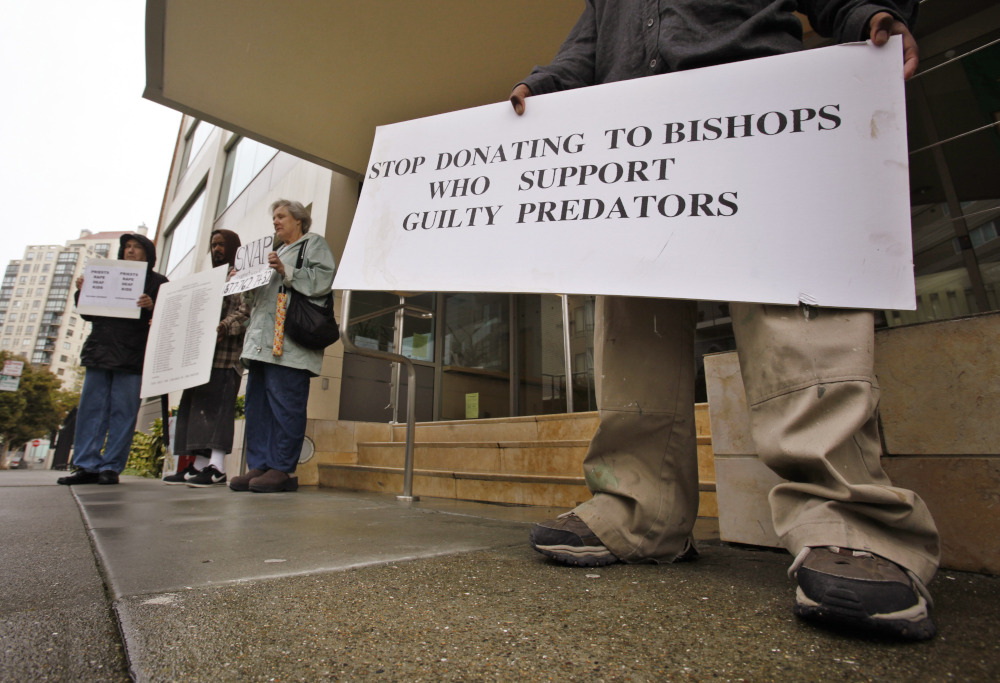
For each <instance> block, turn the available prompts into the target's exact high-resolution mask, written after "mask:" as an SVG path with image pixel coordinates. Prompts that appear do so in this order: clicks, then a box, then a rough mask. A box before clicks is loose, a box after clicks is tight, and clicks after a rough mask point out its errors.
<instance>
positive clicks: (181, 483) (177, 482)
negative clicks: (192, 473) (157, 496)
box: [161, 479, 187, 486]
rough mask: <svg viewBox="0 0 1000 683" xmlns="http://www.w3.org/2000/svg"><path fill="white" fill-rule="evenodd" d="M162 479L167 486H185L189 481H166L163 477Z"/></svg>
mask: <svg viewBox="0 0 1000 683" xmlns="http://www.w3.org/2000/svg"><path fill="white" fill-rule="evenodd" d="M161 481H162V482H163V483H164V484H166V485H167V486H183V485H184V484H186V483H187V482H186V481H166V480H165V479H161Z"/></svg>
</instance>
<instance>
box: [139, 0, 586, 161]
mask: <svg viewBox="0 0 1000 683" xmlns="http://www.w3.org/2000/svg"><path fill="white" fill-rule="evenodd" d="M582 5H583V3H582V2H581V1H580V0H544V2H539V1H538V0H503V2H470V1H469V0H427V1H424V2H414V0H376V1H369V2H342V1H339V0H296V1H295V2H267V1H263V0H262V1H257V2H247V0H213V2H204V1H203V0H148V2H147V3H146V89H145V91H144V93H143V97H145V98H146V99H149V100H151V101H153V102H157V103H159V104H163V105H165V106H168V107H171V108H173V109H176V110H178V111H181V112H183V113H185V114H190V115H192V116H196V117H198V118H199V119H202V120H205V121H208V122H210V123H213V124H215V125H218V126H221V127H223V128H225V129H227V130H230V131H233V132H236V133H240V134H243V135H246V136H248V137H251V138H254V139H256V140H259V141H261V142H264V143H266V144H269V145H271V146H273V147H276V148H278V149H281V150H284V151H286V152H290V153H292V154H295V155H297V156H299V157H302V158H304V159H308V160H309V161H313V162H315V163H318V164H321V165H323V166H326V167H328V168H331V169H334V170H337V171H340V172H343V173H347V174H349V175H351V176H353V177H355V178H361V177H362V176H363V174H364V169H365V167H366V166H367V164H368V156H369V154H370V152H371V144H372V139H373V137H374V134H375V128H376V126H380V125H385V124H390V123H395V122H398V121H405V120H408V119H414V118H419V117H423V116H430V115H434V114H439V113H442V112H447V111H454V110H457V109H464V108H467V107H474V106H478V105H483V104H488V103H493V102H498V101H501V100H503V99H505V98H506V96H507V94H508V93H509V92H510V89H511V87H512V86H513V85H514V84H515V83H517V82H518V80H519V79H521V78H523V77H524V76H525V75H526V74H527V73H528V72H529V71H530V70H531V68H532V67H533V66H534V65H536V64H546V63H548V62H549V61H550V60H551V59H552V57H553V55H554V54H555V52H556V50H557V49H558V47H559V45H560V44H561V43H562V41H563V39H564V38H565V37H566V35H567V33H569V30H570V28H572V26H573V23H574V22H575V21H576V19H577V17H578V16H579V14H580V11H581V9H582Z"/></svg>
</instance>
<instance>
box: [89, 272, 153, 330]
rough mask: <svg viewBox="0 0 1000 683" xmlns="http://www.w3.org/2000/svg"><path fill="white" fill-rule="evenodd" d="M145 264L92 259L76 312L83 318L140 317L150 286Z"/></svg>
mask: <svg viewBox="0 0 1000 683" xmlns="http://www.w3.org/2000/svg"><path fill="white" fill-rule="evenodd" d="M147 265H148V264H147V263H146V262H145V261H119V260H117V259H90V260H89V261H87V266H86V267H85V268H84V269H83V287H81V288H80V298H79V300H78V301H77V304H76V310H77V312H78V313H81V314H83V315H103V316H105V317H108V318H138V317H139V316H140V315H141V314H142V309H141V308H139V305H138V303H137V302H138V301H139V297H140V296H142V292H143V288H144V287H145V286H146V267H147Z"/></svg>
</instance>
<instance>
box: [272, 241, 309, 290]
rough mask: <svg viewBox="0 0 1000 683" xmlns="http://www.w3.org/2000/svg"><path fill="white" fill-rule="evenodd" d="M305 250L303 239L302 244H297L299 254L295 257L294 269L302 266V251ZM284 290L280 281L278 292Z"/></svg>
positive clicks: (283, 285) (283, 284)
mask: <svg viewBox="0 0 1000 683" xmlns="http://www.w3.org/2000/svg"><path fill="white" fill-rule="evenodd" d="M305 250H306V243H305V240H303V241H302V244H300V245H299V256H298V258H297V259H295V270H298V269H299V268H301V267H302V252H304V251H305ZM293 289H294V288H293ZM284 291H285V283H284V282H282V283H281V286H280V287H278V292H284Z"/></svg>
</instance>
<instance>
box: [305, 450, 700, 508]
mask: <svg viewBox="0 0 1000 683" xmlns="http://www.w3.org/2000/svg"><path fill="white" fill-rule="evenodd" d="M414 457H416V454H414ZM319 484H320V486H325V487H330V488H337V489H345V490H349V491H375V492H379V493H389V494H393V493H395V494H399V493H401V492H402V491H403V468H402V467H389V466H378V465H341V464H330V465H320V466H319ZM699 489H700V494H699V497H700V507H699V512H698V516H699V517H710V518H715V517H718V514H719V513H718V500H717V498H716V494H715V483H714V482H711V483H709V482H701V483H700V485H699ZM413 495H415V496H426V497H433V498H450V499H455V500H470V501H479V502H487V503H503V504H507V505H541V506H551V507H565V508H572V507H576V506H577V505H579V504H580V503H582V502H584V501H586V500H589V499H590V497H591V495H590V490H589V489H588V488H587V485H586V483H585V482H584V479H583V477H582V476H576V477H569V476H558V475H539V474H524V473H516V472H469V471H453V470H429V469H421V468H419V467H415V468H414V470H413Z"/></svg>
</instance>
